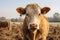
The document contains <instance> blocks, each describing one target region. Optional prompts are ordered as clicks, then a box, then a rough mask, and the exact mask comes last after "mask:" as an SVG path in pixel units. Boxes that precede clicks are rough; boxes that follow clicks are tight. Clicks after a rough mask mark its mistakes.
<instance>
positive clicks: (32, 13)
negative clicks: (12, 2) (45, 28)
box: [17, 4, 50, 30]
mask: <svg viewBox="0 0 60 40" xmlns="http://www.w3.org/2000/svg"><path fill="white" fill-rule="evenodd" d="M49 10H50V8H48V7H44V8H42V9H41V8H40V6H39V5H38V4H29V5H27V6H26V8H21V7H20V8H17V11H18V12H19V13H20V14H21V15H22V14H26V17H25V19H26V23H27V26H28V29H32V30H35V29H39V26H40V21H41V14H46V13H47V12H48V11H49Z"/></svg>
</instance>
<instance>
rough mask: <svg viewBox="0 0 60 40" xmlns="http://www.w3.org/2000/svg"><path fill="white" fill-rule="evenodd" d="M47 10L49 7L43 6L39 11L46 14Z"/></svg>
mask: <svg viewBox="0 0 60 40" xmlns="http://www.w3.org/2000/svg"><path fill="white" fill-rule="evenodd" d="M49 11H50V8H49V7H44V8H42V9H41V13H42V14H46V13H47V12H49Z"/></svg>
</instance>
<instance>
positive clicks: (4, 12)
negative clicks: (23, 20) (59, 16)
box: [0, 0, 60, 18]
mask: <svg viewBox="0 0 60 40" xmlns="http://www.w3.org/2000/svg"><path fill="white" fill-rule="evenodd" d="M30 3H37V4H39V6H40V7H41V8H43V7H50V8H51V10H50V11H49V12H48V13H47V14H46V16H47V17H53V14H54V13H56V12H58V13H60V0H0V17H6V18H19V17H20V16H19V14H18V13H17V11H16V8H17V7H25V6H26V5H27V4H30Z"/></svg>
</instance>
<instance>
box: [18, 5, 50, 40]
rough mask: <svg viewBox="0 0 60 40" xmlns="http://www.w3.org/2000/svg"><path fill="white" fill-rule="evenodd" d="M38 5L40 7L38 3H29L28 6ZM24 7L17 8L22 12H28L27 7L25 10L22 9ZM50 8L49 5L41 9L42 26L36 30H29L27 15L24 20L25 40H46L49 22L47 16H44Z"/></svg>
mask: <svg viewBox="0 0 60 40" xmlns="http://www.w3.org/2000/svg"><path fill="white" fill-rule="evenodd" d="M31 5H32V6H37V7H39V6H38V5H37V4H29V5H28V6H31ZM20 9H23V8H21V7H20V8H17V12H19V13H20V14H26V8H25V9H24V10H25V12H24V10H20ZM49 10H50V8H49V7H44V8H42V9H41V15H40V19H41V21H40V26H39V30H35V31H33V32H32V31H29V30H28V23H27V22H28V20H27V19H28V18H27V17H25V19H24V22H23V34H24V40H40V39H42V40H46V37H47V35H48V31H49V23H48V20H47V18H46V17H45V16H44V14H46V13H47V12H48V11H49Z"/></svg>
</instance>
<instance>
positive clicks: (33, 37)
mask: <svg viewBox="0 0 60 40" xmlns="http://www.w3.org/2000/svg"><path fill="white" fill-rule="evenodd" d="M36 34H37V30H35V31H33V32H31V31H30V34H29V35H30V39H31V40H36Z"/></svg>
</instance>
